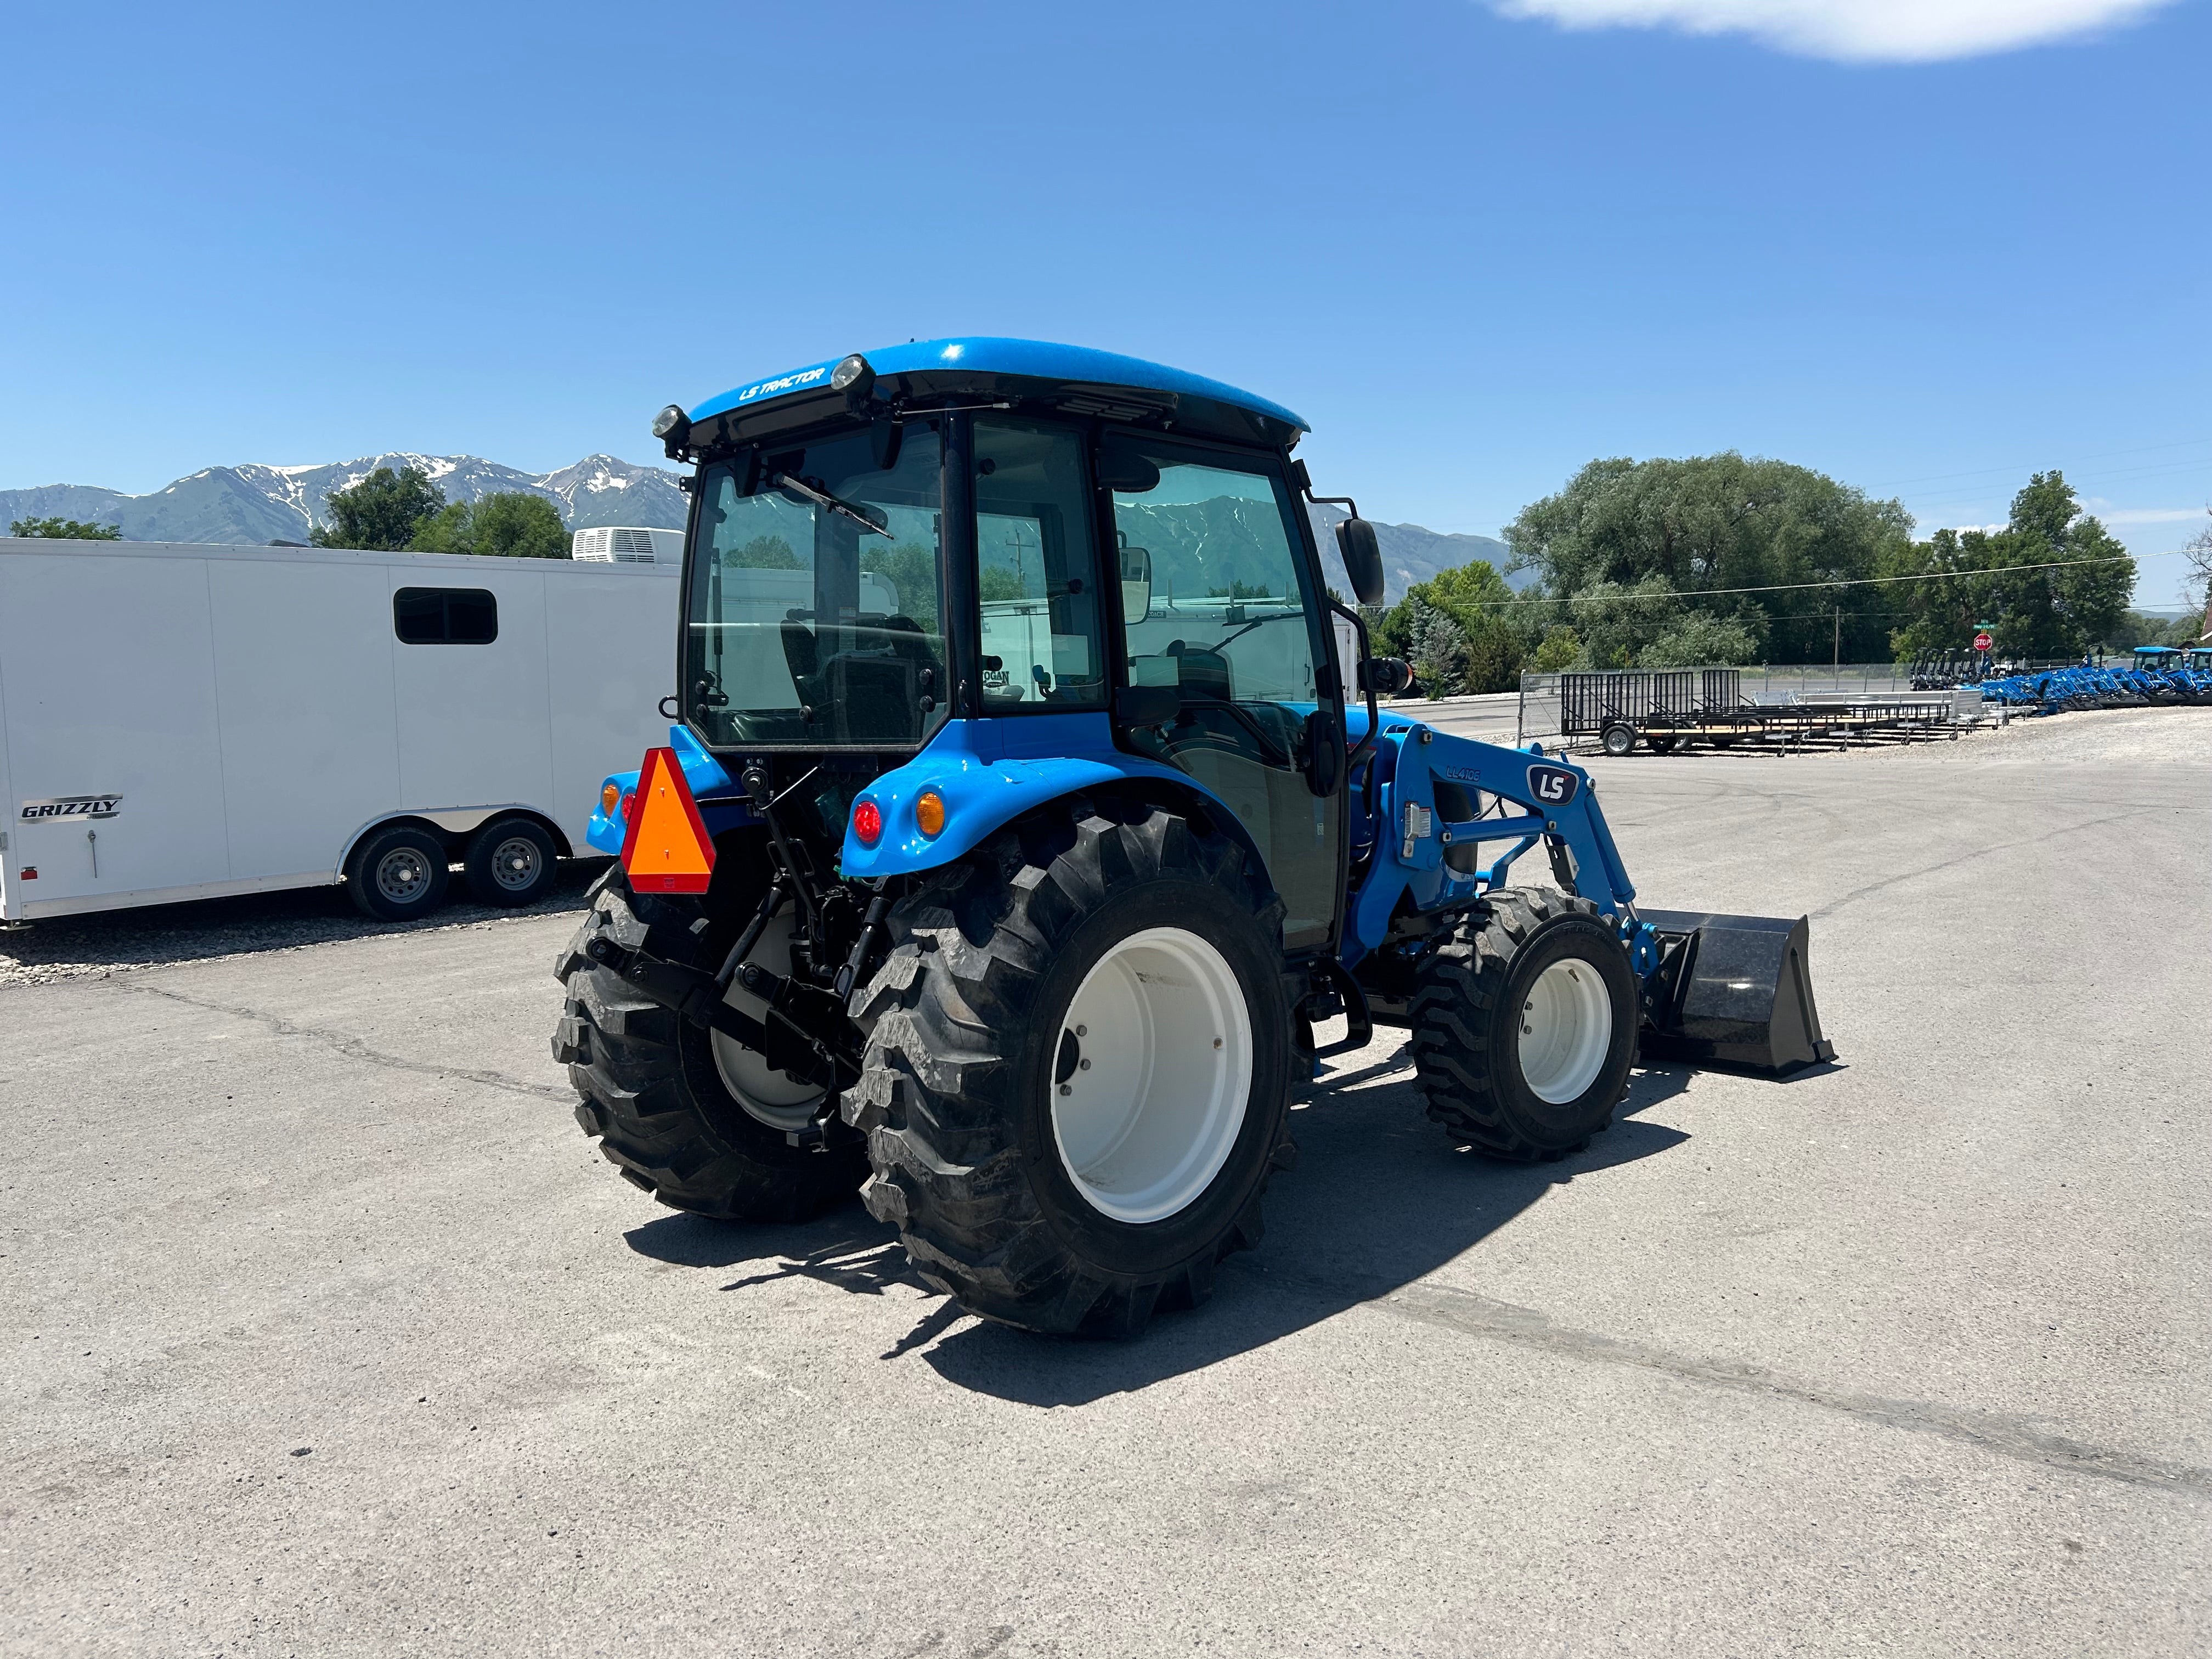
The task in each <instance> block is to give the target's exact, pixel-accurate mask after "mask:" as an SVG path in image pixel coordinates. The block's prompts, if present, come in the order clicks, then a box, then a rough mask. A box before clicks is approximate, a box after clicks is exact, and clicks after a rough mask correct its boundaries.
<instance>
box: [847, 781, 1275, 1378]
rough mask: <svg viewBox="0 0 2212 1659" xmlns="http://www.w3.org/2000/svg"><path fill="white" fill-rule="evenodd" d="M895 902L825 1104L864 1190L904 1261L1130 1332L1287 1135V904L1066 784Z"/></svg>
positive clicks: (1035, 1317)
mask: <svg viewBox="0 0 2212 1659" xmlns="http://www.w3.org/2000/svg"><path fill="white" fill-rule="evenodd" d="M1107 811H1112V812H1113V813H1114V814H1115V816H1113V817H1108V816H1104V815H1103V814H1104V813H1105V812H1107ZM890 926H891V939H892V942H893V945H892V949H891V951H890V955H889V956H888V957H886V959H885V960H884V964H883V966H882V967H881V968H880V969H878V971H877V973H876V974H875V975H874V977H873V978H872V980H871V981H870V982H869V983H868V984H867V985H866V987H864V988H863V989H862V990H861V991H860V993H859V994H856V995H855V997H854V1000H853V1013H854V1018H855V1019H856V1020H857V1021H859V1023H860V1026H861V1029H862V1030H863V1031H864V1032H865V1033H866V1035H867V1037H868V1046H867V1051H866V1057H865V1059H864V1060H863V1062H862V1075H861V1079H860V1085H859V1086H858V1088H856V1089H855V1090H854V1091H853V1092H852V1093H851V1094H850V1095H848V1097H847V1099H846V1103H845V1111H846V1115H847V1121H849V1122H851V1123H853V1124H854V1126H856V1127H860V1128H863V1129H865V1130H866V1132H867V1135H868V1156H869V1161H870V1163H871V1164H872V1165H873V1166H874V1170H875V1174H874V1178H873V1179H872V1181H871V1182H869V1183H868V1187H867V1189H866V1192H865V1193H864V1194H863V1198H864V1200H865V1201H866V1204H867V1206H868V1208H869V1211H870V1212H871V1213H872V1214H873V1215H875V1216H876V1217H877V1218H878V1219H880V1220H884V1221H888V1222H891V1223H893V1224H895V1225H896V1226H897V1227H898V1229H899V1232H900V1236H901V1237H902V1240H903V1242H904V1243H905V1245H906V1248H907V1251H908V1255H909V1257H910V1259H911V1260H912V1261H913V1263H914V1266H915V1269H916V1271H917V1272H919V1273H921V1276H922V1277H923V1278H924V1279H927V1281H928V1282H929V1283H931V1284H932V1285H935V1286H936V1287H938V1288H939V1289H940V1290H943V1291H946V1292H948V1293H949V1294H951V1295H952V1296H955V1297H958V1298H959V1299H960V1301H961V1303H962V1304H963V1305H964V1306H965V1307H966V1308H967V1309H968V1310H969V1311H970V1312H972V1313H975V1314H980V1315H981V1316H984V1317H986V1318H989V1319H994V1320H997V1321H1000V1322H1003V1323H1006V1324H1010V1325H1018V1326H1021V1327H1024V1328H1028V1329H1030V1330H1036V1331H1046V1332H1052V1333H1058V1334H1082V1335H1113V1336H1133V1335H1135V1334H1137V1333H1138V1332H1139V1331H1141V1330H1142V1329H1143V1328H1145V1326H1146V1323H1147V1322H1149V1321H1150V1319H1151V1317H1152V1313H1153V1312H1154V1310H1156V1309H1158V1308H1172V1307H1195V1306H1197V1305H1198V1304H1200V1303H1202V1302H1204V1301H1205V1300H1206V1297H1207V1296H1208V1295H1209V1294H1211V1292H1212V1285H1213V1273H1214V1267H1215V1265H1216V1264H1217V1263H1218V1261H1221V1259H1222V1258H1223V1257H1225V1256H1226V1255H1229V1254H1230V1253H1231V1251H1234V1250H1238V1249H1249V1248H1250V1247H1251V1246H1252V1245H1254V1244H1256V1243H1258V1242H1259V1239H1260V1236H1261V1218H1260V1200H1261V1192H1262V1191H1263V1190H1264V1189H1265V1188H1266V1186H1267V1179H1268V1176H1269V1174H1270V1172H1271V1170H1273V1169H1274V1168H1276V1167H1279V1166H1280V1167H1286V1166H1287V1164H1288V1163H1289V1161H1290V1159H1291V1157H1292V1156H1293V1154H1292V1152H1291V1149H1290V1146H1289V1143H1288V1141H1287V1140H1286V1139H1285V1136H1284V1130H1283V1125H1284V1121H1285V1116H1286V1115H1287V1112H1288V1109H1289V1087H1290V1056H1291V1029H1290V1010H1289V999H1288V997H1287V996H1286V994H1285V989H1284V985H1283V980H1282V929H1283V906H1282V902H1281V900H1280V899H1279V898H1278V897H1277V896H1275V894H1274V893H1273V890H1271V889H1270V888H1269V886H1268V884H1267V880H1266V878H1264V876H1262V875H1261V874H1260V873H1259V872H1258V871H1257V869H1256V868H1255V866H1254V865H1253V864H1252V863H1251V862H1250V861H1249V860H1247V858H1246V857H1245V854H1244V851H1243V848H1241V847H1239V846H1238V845H1237V843H1236V842H1232V841H1231V840H1230V839H1229V837H1228V836H1225V835H1223V834H1221V833H1220V832H1219V831H1218V830H1217V829H1209V828H1205V827H1201V826H1200V825H1199V824H1196V823H1192V822H1191V821H1190V820H1188V819H1186V818H1183V817H1178V816H1176V815H1175V814H1173V813H1170V812H1167V811H1160V810H1157V809H1150V808H1147V807H1146V806H1144V805H1140V804H1139V805H1132V806H1131V807H1129V808H1127V809H1126V811H1124V810H1123V809H1121V808H1118V807H1113V808H1102V809H1101V811H1088V810H1086V809H1084V808H1080V807H1079V808H1078V809H1077V810H1076V811H1074V812H1073V813H1063V814H1061V815H1060V816H1059V817H1056V818H1046V819H1037V820H1031V821H1029V822H1026V823H1024V824H1023V825H1022V826H1020V827H1019V828H1018V829H1016V830H1010V831H1008V832H1006V833H1005V834H1002V835H1001V836H999V837H998V838H997V839H996V840H994V842H990V843H988V844H987V845H986V847H985V848H982V849H981V851H980V852H979V853H978V854H975V855H971V857H970V858H969V860H965V861H963V863H962V864H959V865H957V866H953V867H951V869H949V870H947V871H945V872H943V873H942V874H940V875H939V877H938V878H936V879H934V880H933V881H932V882H931V883H930V884H928V885H927V886H926V887H924V888H922V889H921V890H919V891H918V892H915V893H914V894H913V895H911V896H908V898H907V899H906V900H905V901H903V902H902V903H901V904H899V905H898V906H897V907H896V908H895V909H894V910H893V912H892V914H891V922H890ZM1169 986H1172V987H1174V988H1172V989H1167V988H1163V987H1169ZM1085 1011H1089V1012H1090V1018H1089V1019H1087V1020H1086V1019H1085V1018H1084V1015H1085ZM1094 1023H1095V1024H1096V1026H1097V1029H1096V1030H1092V1029H1090V1028H1091V1025H1092V1024H1094ZM1109 1034H1110V1035H1109ZM1209 1036H1211V1039H1212V1041H1211V1044H1210V1046H1209V1043H1208V1037H1209ZM1086 1037H1087V1038H1088V1039H1089V1041H1090V1042H1091V1045H1092V1052H1093V1054H1095V1055H1096V1057H1097V1069H1096V1070H1094V1069H1093V1068H1092V1054H1085V1052H1084V1042H1083V1039H1085V1038H1086ZM1086 1084H1087V1085H1088V1086H1089V1088H1090V1089H1091V1091H1094V1092H1092V1093H1091V1094H1090V1096H1089V1097H1088V1098H1085V1085H1086Z"/></svg>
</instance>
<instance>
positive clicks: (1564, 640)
mask: <svg viewBox="0 0 2212 1659" xmlns="http://www.w3.org/2000/svg"><path fill="white" fill-rule="evenodd" d="M1582 656H1583V641H1582V635H1579V634H1577V633H1576V632H1575V630H1574V629H1571V628H1567V627H1564V626H1563V627H1559V628H1554V629H1550V630H1549V631H1548V632H1547V633H1546V634H1545V635H1544V638H1543V642H1542V643H1541V644H1540V645H1538V646H1537V647H1536V654H1535V655H1534V657H1533V658H1531V659H1529V666H1530V667H1532V668H1534V670H1535V671H1537V672H1538V673H1539V674H1562V673H1565V671H1567V670H1568V669H1570V668H1572V667H1573V666H1574V665H1576V664H1577V663H1578V662H1580V661H1581V660H1582Z"/></svg>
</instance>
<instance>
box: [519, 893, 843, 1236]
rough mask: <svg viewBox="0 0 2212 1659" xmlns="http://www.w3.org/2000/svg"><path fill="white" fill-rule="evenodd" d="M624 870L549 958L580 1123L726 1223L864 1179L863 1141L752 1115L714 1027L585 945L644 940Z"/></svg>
mask: <svg viewBox="0 0 2212 1659" xmlns="http://www.w3.org/2000/svg"><path fill="white" fill-rule="evenodd" d="M649 902H650V901H641V900H640V899H639V898H638V896H636V895H635V894H633V893H631V892H630V890H629V886H628V884H626V883H625V882H624V881H623V879H622V877H621V874H620V872H619V871H617V872H613V873H612V875H611V878H610V879H609V880H608V881H607V883H606V884H605V886H604V887H602V888H601V889H600V890H599V893H598V894H597V896H595V897H594V899H593V901H592V909H591V912H590V914H589V915H586V917H585V918H584V922H583V925H582V926H581V927H579V928H578V929H577V930H576V935H575V937H574V939H571V940H570V941H569V942H568V946H567V948H565V949H564V950H563V951H562V952H561V954H560V956H559V957H558V958H557V959H556V961H555V963H554V975H555V977H556V978H557V979H559V980H560V981H561V984H562V987H563V988H564V989H565V990H566V991H567V993H568V1000H567V1003H566V1006H564V1007H563V1009H562V1016H561V1023H560V1024H559V1025H558V1026H556V1028H555V1030H554V1034H553V1058H554V1059H555V1060H557V1061H559V1062H560V1063H561V1064H562V1065H564V1066H567V1067H568V1080H569V1081H570V1082H571V1083H572V1084H574V1085H575V1089H576V1092H577V1094H578V1095H579V1096H580V1102H579V1103H578V1105H577V1107H576V1121H577V1122H578V1123H579V1124H580V1126H582V1128H583V1131H584V1133H586V1135H590V1136H593V1137H595V1138H596V1139H598V1140H599V1152H600V1153H601V1154H602V1155H603V1156H604V1157H605V1158H606V1160H607V1162H609V1163H610V1164H613V1165H614V1166H615V1167H616V1168H617V1170H621V1171H622V1174H623V1179H624V1180H626V1181H628V1182H629V1183H630V1184H631V1185H632V1186H634V1187H637V1188H641V1189H642V1190H644V1191H646V1192H647V1193H650V1194H653V1197H655V1198H657V1199H659V1200H660V1201H661V1202H662V1203H663V1204H665V1205H667V1206H669V1207H670V1208H671V1209H677V1210H688V1211H690V1212H692V1213H694V1214H696V1215H705V1216H714V1217H716V1218H720V1219H723V1220H729V1221H784V1222H797V1221H805V1220H807V1219H809V1218H811V1217H813V1216H815V1215H817V1214H819V1213H820V1212H822V1211H823V1210H825V1209H827V1208H828V1207H829V1206H831V1205H833V1204H836V1203H839V1202H842V1200H845V1199H848V1198H849V1197H851V1196H852V1194H853V1193H854V1190H855V1189H856V1188H858V1187H859V1186H860V1182H862V1181H864V1180H865V1179H866V1177H867V1173H868V1166H867V1160H866V1158H865V1157H864V1156H863V1155H862V1153H861V1150H860V1146H858V1145H857V1144H854V1143H851V1142H848V1143H847V1144H845V1145H843V1146H836V1147H831V1148H829V1149H828V1150H826V1151H822V1152H811V1151H807V1150H805V1149H803V1148H800V1147H796V1146H792V1145H790V1144H789V1143H788V1142H787V1140H785V1139H784V1131H783V1130H782V1129H781V1128H780V1127H775V1126H774V1125H771V1124H769V1123H766V1122H763V1121H761V1120H760V1119H758V1118H757V1117H755V1116H754V1115H752V1114H751V1113H750V1112H748V1111H747V1110H746V1109H745V1108H744V1105H743V1103H741V1102H739V1101H738V1099H737V1097H735V1096H733V1095H732V1093H731V1092H730V1090H729V1088H728V1086H727V1085H726V1084H725V1083H724V1081H723V1079H722V1073H721V1068H720V1066H717V1064H716V1063H715V1055H714V1045H713V1039H712V1035H711V1034H710V1033H709V1032H708V1030H705V1029H704V1028H702V1027H701V1026H697V1025H695V1024H692V1023H691V1022H690V1021H689V1020H687V1019H685V1018H684V1017H683V1016H682V1015H680V1014H678V1013H677V1012H676V1011H675V1010H674V1009H672V1008H665V1007H663V1006H661V1005H660V1004H659V1003H657V1002H650V1001H647V1000H646V999H645V998H643V997H641V996H639V995H638V994H636V993H635V991H633V990H631V989H630V988H629V987H628V986H626V985H625V984H624V983H623V981H622V979H621V978H620V976H619V975H616V974H615V973H613V972H612V971H611V970H610V969H606V968H603V967H601V966H600V965H599V963H595V962H593V961H592V959H591V958H590V957H587V956H586V955H585V954H584V947H585V945H586V943H587V942H588V941H590V940H591V939H593V938H594V937H604V938H607V939H612V940H613V941H614V942H615V943H616V944H617V945H622V946H623V947H624V948H625V949H629V950H635V949H637V948H639V947H640V946H641V945H643V944H644V943H645V935H646V929H647V922H646V921H645V920H644V919H643V918H641V916H640V915H638V908H640V907H641V903H649Z"/></svg>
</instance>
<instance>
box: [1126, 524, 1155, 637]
mask: <svg viewBox="0 0 2212 1659" xmlns="http://www.w3.org/2000/svg"><path fill="white" fill-rule="evenodd" d="M1150 615H1152V554H1151V553H1149V552H1148V551H1146V550H1145V549H1143V548H1141V547H1131V546H1130V545H1129V544H1127V542H1124V543H1122V544H1121V626H1122V627H1124V628H1134V627H1135V626H1136V625H1137V624H1138V623H1140V622H1142V621H1144V619H1145V618H1146V617H1149V616H1150Z"/></svg>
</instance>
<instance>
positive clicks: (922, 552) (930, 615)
mask: <svg viewBox="0 0 2212 1659" xmlns="http://www.w3.org/2000/svg"><path fill="white" fill-rule="evenodd" d="M870 539H871V540H872V541H875V542H877V543H878V545H877V546H873V547H868V548H864V549H862V550H861V553H860V568H861V569H863V570H869V571H875V572H877V573H878V574H883V575H885V576H889V577H890V579H891V584H892V586H895V587H896V588H897V589H898V597H899V611H900V614H901V615H902V616H906V617H912V618H913V619H914V621H915V623H916V624H917V625H918V626H919V627H920V628H921V631H922V632H923V633H925V634H934V633H935V632H937V554H936V551H935V550H933V549H932V548H928V547H925V546H923V545H922V544H921V543H920V542H901V543H899V544H896V546H892V547H884V546H882V545H880V543H881V539H882V538H880V537H871V538H870Z"/></svg>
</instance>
